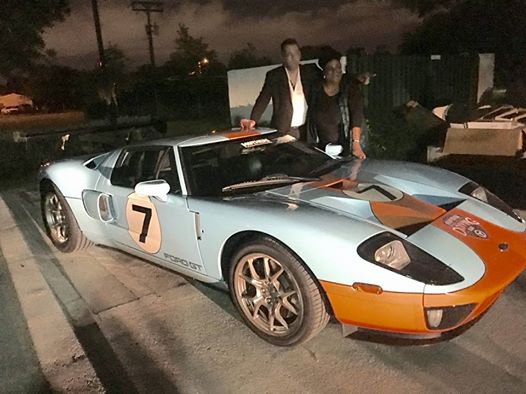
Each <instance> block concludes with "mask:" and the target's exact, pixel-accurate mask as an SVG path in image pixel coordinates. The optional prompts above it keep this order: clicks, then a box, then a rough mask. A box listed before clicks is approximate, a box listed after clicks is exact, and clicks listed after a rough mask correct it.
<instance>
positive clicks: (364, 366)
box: [0, 187, 526, 394]
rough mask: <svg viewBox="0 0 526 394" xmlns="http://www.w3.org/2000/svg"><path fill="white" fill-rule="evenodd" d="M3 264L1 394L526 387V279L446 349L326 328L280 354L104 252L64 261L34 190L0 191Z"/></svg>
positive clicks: (180, 283) (222, 302) (225, 310)
mask: <svg viewBox="0 0 526 394" xmlns="http://www.w3.org/2000/svg"><path fill="white" fill-rule="evenodd" d="M0 251H1V255H0V267H1V268H0V282H1V283H0V284H1V287H0V289H1V292H0V295H1V300H0V308H2V309H0V311H2V315H0V316H2V320H1V323H0V330H1V331H0V344H1V346H2V347H1V349H2V352H0V362H1V365H0V367H1V368H2V369H1V371H2V372H1V374H2V375H0V378H1V380H0V392H2V393H3V392H8V393H9V392H17V393H18V392H28V393H32V392H49V391H52V392H110V393H111V392H126V393H133V392H141V393H142V392H144V393H157V392H159V393H161V392H162V393H164V392H170V393H178V392H179V393H214V394H215V393H229V394H230V393H271V392H272V393H287V394H289V393H302V394H303V393H350V392H364V391H374V392H377V393H389V394H392V393H404V394H406V393H427V392H433V393H464V392H484V393H500V392H506V393H523V392H524V387H526V331H525V330H524V328H525V327H526V315H524V313H523V312H524V310H525V308H526V275H525V274H522V275H521V276H520V277H519V278H518V279H517V280H516V281H515V282H514V283H513V284H512V285H511V286H510V287H509V288H508V289H507V290H506V291H505V292H504V294H503V295H502V296H501V297H500V298H499V299H498V300H497V302H496V303H495V305H494V306H493V307H492V308H491V309H490V310H489V312H488V313H487V314H486V315H485V316H484V317H483V318H482V319H481V320H480V321H479V322H478V323H477V324H475V325H474V326H473V327H471V328H470V329H469V330H468V331H467V332H465V333H463V334H462V335H461V336H459V337H457V338H454V339H452V340H450V341H447V342H440V343H437V344H433V345H430V346H393V344H389V343H384V342H380V341H376V342H374V341H373V342H365V341H362V340H356V339H349V338H343V337H342V336H341V330H340V327H339V325H338V324H336V323H335V322H331V323H330V324H329V325H328V326H327V327H326V329H324V330H323V331H322V332H321V333H320V334H319V335H318V336H317V337H315V338H314V339H312V340H311V341H309V342H307V343H306V344H303V345H301V346H298V347H295V348H278V347H275V346H272V345H269V344H268V343H266V342H264V341H262V340H260V339H259V338H258V337H257V336H255V335H254V334H253V333H252V332H251V331H250V330H249V329H248V328H247V327H246V326H245V325H244V324H243V323H242V322H241V320H240V318H239V315H238V314H237V313H236V311H235V310H234V308H233V306H232V304H231V302H230V300H229V297H228V295H227V294H226V293H224V292H221V291H218V290H217V289H214V288H211V287H208V286H205V285H202V284H199V283H197V282H195V281H192V280H188V279H186V278H184V277H182V276H180V275H177V274H175V273H172V272H170V271H167V270H165V269H163V268H160V267H157V266H155V265H152V264H149V263H146V262H144V261H143V260H140V259H137V258H135V257H133V256H129V255H127V254H123V253H121V252H118V251H116V250H112V249H108V248H101V247H92V248H90V249H88V250H85V251H81V252H76V253H72V254H62V253H59V252H57V251H56V250H55V249H54V248H53V247H52V246H51V245H50V243H49V241H48V240H47V238H46V237H45V236H44V234H43V232H42V224H41V220H40V209H39V196H38V193H37V192H36V191H35V190H33V189H32V188H30V187H29V188H28V187H18V188H15V189H11V190H8V191H2V192H0ZM4 312H5V313H4ZM4 316H5V318H4ZM4 349H5V350H6V351H5V352H4Z"/></svg>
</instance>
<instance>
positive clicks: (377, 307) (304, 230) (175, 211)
mask: <svg viewBox="0 0 526 394" xmlns="http://www.w3.org/2000/svg"><path fill="white" fill-rule="evenodd" d="M39 188H40V194H41V207H42V215H43V221H44V224H45V228H46V231H47V234H48V236H49V237H50V239H51V241H52V242H53V244H54V245H55V246H56V248H58V249H59V250H60V251H62V252H73V251H76V250H79V249H82V248H86V247H88V246H90V245H92V244H101V245H106V246H109V247H113V248H117V249H121V250H123V251H125V252H128V253H131V254H133V255H136V256H139V257H141V258H143V259H146V260H149V261H151V262H153V263H155V264H158V265H161V266H164V267H168V268H169V269H171V270H174V271H177V272H179V273H182V274H184V275H186V276H189V277H192V278H195V279H198V280H200V281H203V282H207V283H215V284H218V285H221V286H224V287H225V289H228V291H229V292H230V295H231V298H232V301H233V303H234V305H235V306H236V308H237V309H238V311H239V313H240V315H241V316H242V318H243V320H244V321H245V323H246V324H247V325H248V327H250V329H252V330H253V331H254V332H255V333H256V334H257V335H259V336H260V337H261V338H263V339H265V340H267V341H268V342H270V343H272V344H275V345H279V346H290V345H297V344H299V343H302V342H304V341H306V340H308V339H310V338H312V337H313V336H314V335H316V334H317V333H318V332H319V331H320V330H322V329H323V328H324V326H325V325H326V324H327V322H328V320H329V317H330V316H331V315H332V316H334V317H335V319H336V320H337V321H338V322H340V323H341V324H342V326H343V327H344V331H345V332H346V333H349V332H351V331H352V330H355V329H356V328H358V329H362V330H363V329H365V330H373V331H376V332H378V331H379V332H384V333H390V334H393V335H400V336H409V337H411V338H413V337H414V338H437V337H440V336H444V334H445V333H450V332H452V331H454V330H457V329H459V328H462V327H465V326H466V325H471V323H473V322H474V321H476V320H477V318H479V317H480V316H481V315H482V314H483V313H484V312H485V311H486V310H487V309H488V308H489V307H490V306H491V305H492V304H493V302H494V301H495V300H496V299H497V298H498V297H499V295H500V294H501V293H502V291H503V290H504V289H505V288H506V286H508V285H509V284H510V283H511V282H512V281H513V280H514V279H515V278H516V277H517V276H518V275H520V273H521V272H522V271H523V269H524V268H525V264H526V225H525V223H524V221H523V219H522V218H521V217H520V216H519V215H518V214H517V213H516V212H515V211H513V210H512V209H511V208H510V207H509V206H508V205H506V204H505V203H504V202H503V201H502V200H500V199H499V198H498V197H496V196H495V195H494V194H492V193H491V192H489V191H488V190H486V189H485V188H484V187H482V186H480V185H478V184H476V183H474V182H472V181H470V180H469V179H467V178H465V177H463V176H461V175H458V174H455V173H452V172H449V171H446V170H443V169H439V168H436V167H430V166H426V165H421V164H415V163H407V162H389V161H376V160H372V159H366V160H363V161H360V160H356V159H352V158H345V157H336V158H335V157H331V156H329V155H328V154H326V153H325V152H323V151H321V150H319V149H317V148H313V147H309V146H307V145H305V144H303V143H301V142H299V141H297V140H295V139H294V138H292V137H290V136H286V135H285V136H283V135H280V134H279V133H277V132H276V131H275V130H270V129H262V128H258V129H255V130H247V129H243V130H237V129H232V130H228V131H225V132H218V133H212V134H208V135H204V136H199V137H186V138H183V137H181V138H167V139H160V140H156V141H148V142H142V143H139V144H136V145H128V146H125V147H122V148H120V149H116V150H114V151H111V152H108V153H104V154H102V155H98V156H96V157H92V158H87V159H86V158H83V159H70V160H65V161H61V162H56V163H52V164H48V165H45V166H43V167H42V168H41V169H40V172H39Z"/></svg>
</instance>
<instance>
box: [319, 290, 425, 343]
mask: <svg viewBox="0 0 526 394" xmlns="http://www.w3.org/2000/svg"><path fill="white" fill-rule="evenodd" d="M320 283H321V285H322V287H323V289H324V290H325V292H326V294H327V297H328V298H329V301H330V303H331V306H332V309H333V311H334V314H335V317H336V319H338V320H339V321H340V322H342V323H347V324H352V325H356V326H360V327H365V328H370V329H376V330H382V331H397V332H409V333H411V332H413V333H420V332H429V330H428V329H427V328H426V323H425V320H424V311H423V308H422V303H423V300H422V297H423V295H422V294H416V293H394V292H382V293H381V294H374V293H367V292H364V291H361V290H357V289H355V288H353V287H351V286H345V285H340V284H336V283H332V282H325V281H321V282H320Z"/></svg>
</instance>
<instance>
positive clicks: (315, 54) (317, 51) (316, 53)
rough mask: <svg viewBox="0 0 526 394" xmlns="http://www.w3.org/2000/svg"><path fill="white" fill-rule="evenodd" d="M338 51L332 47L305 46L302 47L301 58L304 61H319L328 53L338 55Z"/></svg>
mask: <svg viewBox="0 0 526 394" xmlns="http://www.w3.org/2000/svg"><path fill="white" fill-rule="evenodd" d="M337 52H338V51H337V50H336V49H334V48H333V47H331V46H330V45H305V46H303V47H301V58H302V59H303V60H308V59H319V58H320V57H321V56H323V55H325V54H327V53H337Z"/></svg>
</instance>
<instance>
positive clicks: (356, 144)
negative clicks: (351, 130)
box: [352, 140, 366, 160]
mask: <svg viewBox="0 0 526 394" xmlns="http://www.w3.org/2000/svg"><path fill="white" fill-rule="evenodd" d="M352 154H353V156H356V157H357V158H358V159H360V160H363V159H365V158H366V156H365V153H363V150H362V146H361V145H360V141H357V140H354V141H353V142H352Z"/></svg>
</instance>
